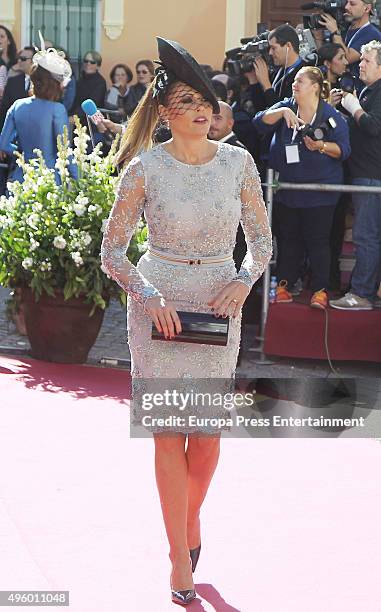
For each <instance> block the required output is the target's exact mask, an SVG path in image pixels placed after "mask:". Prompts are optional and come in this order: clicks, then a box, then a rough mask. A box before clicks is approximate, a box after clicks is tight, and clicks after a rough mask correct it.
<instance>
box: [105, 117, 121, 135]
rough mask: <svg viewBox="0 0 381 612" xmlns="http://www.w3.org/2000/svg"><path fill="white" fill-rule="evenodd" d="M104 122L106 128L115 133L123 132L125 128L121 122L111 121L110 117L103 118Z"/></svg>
mask: <svg viewBox="0 0 381 612" xmlns="http://www.w3.org/2000/svg"><path fill="white" fill-rule="evenodd" d="M102 123H103V125H104V127H105V128H106V130H109V131H110V132H112V133H113V134H121V133H122V132H123V128H122V126H121V125H120V123H114V122H113V121H110V119H103V121H102Z"/></svg>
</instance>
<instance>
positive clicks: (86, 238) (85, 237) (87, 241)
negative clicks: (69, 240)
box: [81, 232, 92, 246]
mask: <svg viewBox="0 0 381 612" xmlns="http://www.w3.org/2000/svg"><path fill="white" fill-rule="evenodd" d="M81 240H82V242H83V244H84V245H85V246H89V244H90V243H91V241H92V237H91V236H90V234H88V232H82V234H81Z"/></svg>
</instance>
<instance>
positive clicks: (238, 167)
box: [102, 143, 272, 433]
mask: <svg viewBox="0 0 381 612" xmlns="http://www.w3.org/2000/svg"><path fill="white" fill-rule="evenodd" d="M142 213H144V216H145V218H146V221H147V225H148V231H149V238H148V244H149V249H148V251H147V252H146V253H145V254H144V255H143V256H142V257H141V259H140V261H139V263H138V265H137V267H136V268H135V267H134V266H133V265H132V264H131V263H130V262H129V261H128V259H127V257H126V249H127V246H128V244H129V241H130V239H131V236H132V234H133V232H134V229H135V227H136V225H137V223H138V221H139V219H140V217H141V215H142ZM240 221H241V223H242V227H243V229H244V233H245V237H246V241H247V245H248V252H247V255H246V257H245V259H244V261H243V263H242V266H241V268H240V271H239V272H238V274H237V272H236V268H235V265H234V261H233V259H231V260H230V261H227V262H226V261H225V262H223V263H217V264H216V263H210V264H208V263H207V264H201V265H197V264H196V265H189V264H187V263H178V262H172V261H168V260H162V259H160V258H158V257H155V256H154V255H152V254H151V253H150V249H151V248H152V250H153V251H154V252H159V253H160V254H161V255H164V256H166V257H174V258H194V259H197V258H208V257H209V258H210V259H211V260H215V259H216V258H218V259H219V258H223V257H226V256H232V253H233V249H234V246H235V240H236V233H237V227H238V224H239V222H240ZM271 252H272V241H271V230H270V228H269V224H268V219H267V213H266V208H265V205H264V202H263V196H262V190H261V185H260V179H259V175H258V172H257V169H256V167H255V164H254V161H253V159H252V157H251V156H250V154H249V153H248V152H247V151H246V150H244V149H240V148H238V147H233V146H231V145H228V144H225V143H218V148H217V152H216V154H215V156H214V158H213V159H212V160H211V161H209V162H207V163H204V164H200V165H193V164H192V165H191V164H184V163H182V162H180V161H178V160H176V159H175V158H174V157H173V156H172V155H171V154H170V153H169V152H168V151H166V149H165V147H164V145H158V146H156V147H155V148H153V149H151V150H150V151H147V152H144V153H142V154H141V155H140V156H139V157H135V158H134V159H133V160H131V162H130V163H129V164H128V165H127V166H126V168H125V169H124V171H123V173H122V176H121V179H120V182H119V187H118V191H117V196H116V200H115V203H114V206H113V209H112V211H111V214H110V218H109V221H108V224H107V227H106V229H105V233H104V238H103V243H102V265H103V269H104V270H105V272H107V273H108V274H109V275H110V276H112V277H113V278H114V279H115V280H116V281H117V282H118V283H119V285H120V286H121V287H122V288H123V289H124V290H125V291H126V292H127V293H128V294H129V298H128V325H127V327H128V341H129V346H130V350H131V358H132V360H131V366H132V367H131V372H132V380H133V405H132V413H133V417H134V418H133V424H141V423H142V415H143V414H145V410H144V408H142V393H144V392H146V391H147V390H150V389H151V390H152V388H153V387H152V380H153V379H156V380H163V379H165V380H167V381H169V380H177V381H179V380H180V379H181V380H182V381H183V383H184V384H185V382H184V381H188V387H189V385H191V384H193V383H194V382H195V381H200V380H203V381H206V380H208V381H209V382H208V385H209V386H210V385H212V386H213V381H214V383H216V381H217V382H218V381H220V385H219V388H220V389H222V388H223V385H222V379H223V380H224V381H226V382H228V381H229V384H230V387H231V381H232V379H233V378H234V374H235V368H236V362H237V356H238V350H239V343H240V319H239V317H237V318H236V319H230V329H229V337H228V343H227V346H225V347H224V346H211V345H200V344H187V343H182V342H171V341H167V342H165V341H157V340H152V339H151V329H152V320H151V318H150V317H149V316H148V315H147V314H146V313H145V311H144V304H145V301H146V300H147V299H148V298H150V297H152V296H164V297H165V298H166V299H167V300H170V301H172V302H174V305H175V307H176V309H177V310H182V311H193V312H211V310H210V307H209V306H208V304H207V302H208V301H209V300H210V299H211V298H212V297H214V296H215V295H216V294H217V293H218V292H219V291H220V290H221V289H222V288H223V287H224V286H225V285H226V284H228V283H229V282H230V281H232V280H236V281H237V282H242V283H245V284H246V285H247V286H248V287H249V288H251V287H252V285H253V284H254V283H255V282H256V281H257V280H258V279H259V277H260V276H261V275H262V273H263V271H264V269H265V267H266V265H267V263H268V261H269V259H270V257H271ZM150 383H151V385H150ZM204 386H205V385H204ZM217 386H218V384H217ZM215 387H216V385H215V384H214V386H213V388H215ZM194 412H195V413H197V414H198V415H200V414H202V412H203V411H202V408H200V407H197V408H196V409H195V411H194ZM160 414H165V411H164V409H162V410H161V412H160ZM213 414H215V415H218V414H221V410H220V411H218V409H217V408H216V409H215V410H214V413H213ZM224 415H225V416H226V411H225V412H224ZM147 428H148V429H150V431H152V432H159V431H168V428H167V427H163V426H160V425H159V424H157V425H156V426H152V427H147ZM171 431H179V432H181V433H192V432H196V431H204V428H203V426H202V425H201V426H200V425H195V426H194V425H192V426H189V424H188V425H184V424H183V425H181V426H180V425H176V426H175V425H174V426H173V427H172V428H171ZM205 431H209V432H211V428H210V427H209V429H208V428H207V427H206V428H205Z"/></svg>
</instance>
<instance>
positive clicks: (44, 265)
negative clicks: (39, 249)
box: [40, 260, 52, 272]
mask: <svg viewBox="0 0 381 612" xmlns="http://www.w3.org/2000/svg"><path fill="white" fill-rule="evenodd" d="M51 269H52V264H51V263H50V261H47V260H45V261H43V262H42V264H41V265H40V270H41V272H50V270H51Z"/></svg>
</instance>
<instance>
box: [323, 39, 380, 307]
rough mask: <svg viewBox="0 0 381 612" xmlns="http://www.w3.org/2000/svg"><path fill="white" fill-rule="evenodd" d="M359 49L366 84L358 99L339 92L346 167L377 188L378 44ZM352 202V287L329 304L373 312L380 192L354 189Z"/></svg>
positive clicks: (358, 182) (353, 175)
mask: <svg viewBox="0 0 381 612" xmlns="http://www.w3.org/2000/svg"><path fill="white" fill-rule="evenodd" d="M361 52H362V56H361V62H360V77H361V79H362V80H363V82H364V83H365V84H366V87H365V89H364V90H363V91H362V92H361V95H360V99H357V97H356V96H354V95H353V94H350V93H344V94H343V100H342V106H343V107H344V108H345V109H346V110H347V111H348V112H349V114H350V115H351V117H350V118H349V130H350V138H351V147H352V154H351V156H350V158H349V160H348V166H349V172H350V175H351V180H352V183H353V184H354V185H363V186H367V187H370V186H374V187H381V163H380V161H381V42H379V41H375V40H374V41H372V42H370V43H368V44H367V45H364V46H363V47H362V49H361ZM352 201H353V205H354V212H355V215H354V222H353V242H354V245H355V247H356V263H355V267H354V269H353V273H352V280H351V289H350V292H349V293H347V294H346V295H345V296H344V297H342V298H341V299H340V300H334V301H332V300H331V301H330V305H331V306H333V308H338V309H339V310H355V311H356V310H372V308H373V303H374V301H376V300H377V297H376V296H377V290H378V287H379V284H380V280H381V269H380V262H381V195H380V194H379V193H354V194H353V195H352Z"/></svg>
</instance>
